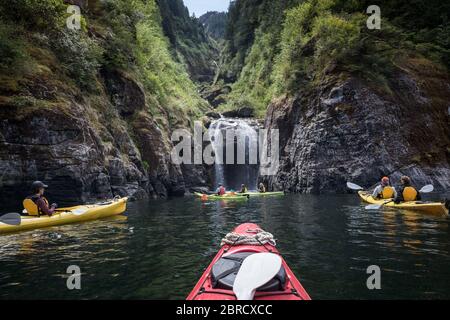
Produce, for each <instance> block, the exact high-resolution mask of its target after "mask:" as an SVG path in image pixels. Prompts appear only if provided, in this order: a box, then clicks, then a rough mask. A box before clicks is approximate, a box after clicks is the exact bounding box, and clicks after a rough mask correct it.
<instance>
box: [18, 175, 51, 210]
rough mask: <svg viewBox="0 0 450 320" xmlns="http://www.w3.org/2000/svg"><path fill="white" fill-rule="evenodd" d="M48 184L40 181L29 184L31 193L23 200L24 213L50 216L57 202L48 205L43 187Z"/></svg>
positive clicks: (46, 186)
mask: <svg viewBox="0 0 450 320" xmlns="http://www.w3.org/2000/svg"><path fill="white" fill-rule="evenodd" d="M46 188H48V185H46V184H44V183H43V182H42V181H35V182H33V184H32V185H31V190H32V192H33V194H32V195H30V196H28V197H27V198H26V199H25V200H24V201H23V206H24V208H25V210H26V215H29V216H41V215H47V216H49V217H51V216H52V215H53V214H54V213H55V211H56V208H57V204H56V203H53V204H52V205H51V206H50V205H49V202H48V200H47V199H46V198H45V197H44V193H45V189H46Z"/></svg>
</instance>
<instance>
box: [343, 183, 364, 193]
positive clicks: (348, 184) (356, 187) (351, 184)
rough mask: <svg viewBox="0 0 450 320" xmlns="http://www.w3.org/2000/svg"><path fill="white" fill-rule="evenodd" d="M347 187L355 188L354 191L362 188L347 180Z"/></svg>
mask: <svg viewBox="0 0 450 320" xmlns="http://www.w3.org/2000/svg"><path fill="white" fill-rule="evenodd" d="M347 188H349V189H352V190H355V191H359V190H364V188H363V187H361V186H358V185H357V184H355V183H351V182H347Z"/></svg>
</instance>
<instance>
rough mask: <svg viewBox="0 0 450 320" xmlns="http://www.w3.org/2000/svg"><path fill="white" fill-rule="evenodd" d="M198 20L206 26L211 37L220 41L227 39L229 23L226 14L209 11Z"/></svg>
mask: <svg viewBox="0 0 450 320" xmlns="http://www.w3.org/2000/svg"><path fill="white" fill-rule="evenodd" d="M198 20H199V21H200V23H201V24H203V25H204V26H205V29H206V32H207V33H208V34H209V35H210V36H211V37H213V38H214V39H216V40H219V41H220V40H222V39H224V38H225V30H226V28H227V23H228V15H227V13H226V12H217V11H208V12H207V13H205V14H204V15H202V16H201V17H200V18H199V19H198Z"/></svg>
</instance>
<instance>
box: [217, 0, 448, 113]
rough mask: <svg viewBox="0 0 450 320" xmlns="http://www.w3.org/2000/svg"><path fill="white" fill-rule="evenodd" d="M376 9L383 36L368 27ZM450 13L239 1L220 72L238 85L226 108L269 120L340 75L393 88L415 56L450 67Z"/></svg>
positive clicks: (416, 5)
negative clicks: (271, 107) (289, 99)
mask: <svg viewBox="0 0 450 320" xmlns="http://www.w3.org/2000/svg"><path fill="white" fill-rule="evenodd" d="M373 4H377V5H379V6H380V7H381V16H382V28H381V30H369V29H368V28H367V26H366V21H367V18H368V15H367V14H366V10H367V8H368V6H369V5H373ZM449 13H450V5H449V3H445V2H441V1H437V0H433V1H419V0H416V1H387V0H385V1H383V0H382V1H356V0H352V1H348V0H282V1H269V0H245V1H244V0H236V1H234V2H233V3H232V5H231V7H230V12H229V25H228V29H227V34H226V40H227V42H226V55H227V57H226V59H225V61H226V62H225V64H224V67H223V69H222V70H221V78H222V79H223V80H224V81H226V82H235V83H234V85H233V92H232V93H231V94H230V95H229V97H228V103H227V104H226V105H224V106H222V107H221V108H222V109H234V108H239V107H242V106H244V105H245V106H252V107H253V108H255V109H256V111H257V114H258V115H260V116H263V115H264V113H265V108H266V107H267V105H268V103H269V102H270V101H271V100H272V99H273V98H274V97H276V96H278V95H282V94H285V93H288V94H290V93H295V92H297V91H298V90H300V89H301V88H307V87H308V86H314V85H317V84H319V82H321V81H323V80H324V78H326V77H327V75H328V74H331V73H333V72H334V73H336V72H338V73H348V74H358V75H359V76H361V77H363V78H366V79H368V80H370V81H372V82H374V83H377V84H379V85H380V86H385V87H388V86H389V77H390V75H391V74H392V70H394V69H395V68H396V61H397V60H399V59H400V60H401V59H402V57H407V56H411V55H421V56H423V57H425V58H428V59H432V60H434V61H435V62H437V63H439V62H441V63H444V64H446V65H447V66H449V63H450V61H449V57H450V51H449V49H450V46H449V39H450V37H449V35H450V24H449V20H448V14H449Z"/></svg>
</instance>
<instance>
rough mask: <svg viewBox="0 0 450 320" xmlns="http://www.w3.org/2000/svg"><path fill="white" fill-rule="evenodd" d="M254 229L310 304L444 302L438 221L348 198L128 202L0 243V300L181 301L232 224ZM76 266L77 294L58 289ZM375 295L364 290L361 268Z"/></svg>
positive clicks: (448, 261)
mask: <svg viewBox="0 0 450 320" xmlns="http://www.w3.org/2000/svg"><path fill="white" fill-rule="evenodd" d="M244 222H255V223H258V224H260V225H261V227H263V228H264V229H266V230H267V231H269V232H271V233H273V234H274V235H275V237H276V239H277V242H278V247H279V250H280V252H281V253H282V254H283V256H284V257H285V259H286V260H287V262H288V263H289V265H290V266H291V268H292V269H293V271H294V272H295V273H296V275H297V276H298V277H299V279H300V281H302V283H303V285H304V286H305V287H306V289H307V290H308V291H309V293H310V295H311V296H312V297H313V298H316V299H317V298H319V299H332V298H343V299H397V298H416V299H418V298H425V299H428V298H450V284H449V282H450V281H448V279H449V277H450V275H449V271H448V270H450V268H449V267H450V255H449V240H450V233H449V229H448V220H447V219H446V218H435V217H428V216H424V215H420V214H417V213H413V212H401V211H394V210H387V211H375V212H374V211H366V210H364V206H363V205H362V204H361V203H360V202H359V201H358V200H357V199H356V198H355V197H354V196H351V195H349V196H320V197H317V196H306V195H305V196H286V197H280V198H278V197H276V198H260V199H254V198H253V199H250V200H248V201H234V202H233V201H219V202H214V201H211V202H201V201H198V200H196V199H193V198H185V199H174V200H171V201H151V202H148V201H143V202H136V203H131V204H130V207H129V210H128V219H127V218H126V217H118V218H114V219H109V220H102V221H94V222H89V223H84V224H77V225H69V226H62V227H56V228H50V229H44V230H35V231H31V232H26V233H21V234H16V235H9V236H3V237H0V270H1V272H0V298H45V299H47V298H57V299H73V298H75V299H81V298H83V299H85V298H102V299H108V298H114V299H127V298H135V299H183V298H185V297H186V295H187V294H188V293H189V291H190V290H191V289H192V287H193V285H194V284H195V282H196V281H197V280H198V278H199V277H200V275H201V274H202V272H203V270H204V268H205V267H206V266H207V265H208V263H209V262H210V261H211V259H212V257H213V256H214V255H215V253H216V252H217V250H218V248H219V243H220V240H221V239H222V237H223V236H224V235H225V234H226V233H227V232H229V231H231V230H232V229H233V228H234V227H235V226H236V225H237V224H240V223H244ZM71 264H76V265H79V266H80V267H81V269H82V273H83V280H82V281H83V285H82V286H83V290H81V291H78V292H69V291H68V290H67V289H66V288H65V280H66V277H67V274H66V269H67V267H68V266H69V265H71ZM373 264H375V265H379V266H380V267H381V269H382V290H381V291H376V292H374V291H369V290H367V288H366V286H365V283H366V279H367V274H366V269H367V267H368V266H369V265H373Z"/></svg>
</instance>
